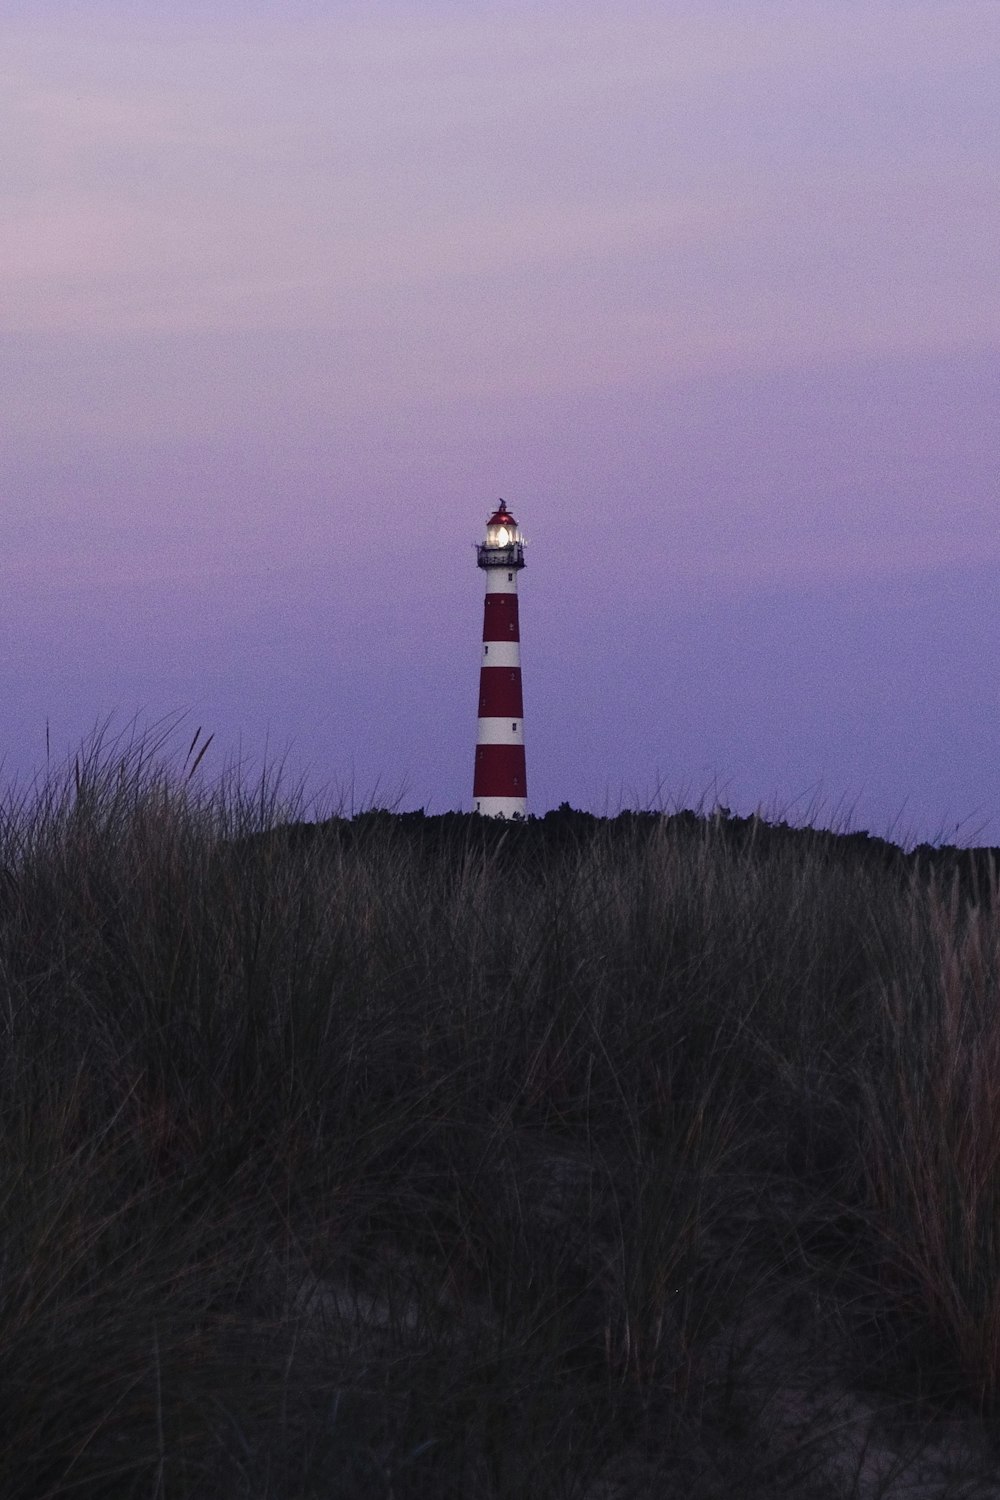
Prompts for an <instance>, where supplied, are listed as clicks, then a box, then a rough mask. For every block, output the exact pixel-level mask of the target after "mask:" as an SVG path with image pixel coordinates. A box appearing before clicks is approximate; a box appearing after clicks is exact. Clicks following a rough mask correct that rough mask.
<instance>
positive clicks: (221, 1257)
mask: <svg viewBox="0 0 1000 1500" xmlns="http://www.w3.org/2000/svg"><path fill="white" fill-rule="evenodd" d="M998 916H1000V897H998V886H997V863H996V860H995V859H994V857H993V853H992V852H991V851H976V852H974V853H963V852H962V851H958V850H932V849H928V848H924V849H921V850H918V851H915V852H914V853H911V854H904V853H903V852H902V851H901V850H899V849H897V848H895V847H894V846H892V845H891V844H888V843H885V842H883V841H881V840H876V839H870V838H868V837H866V836H865V835H853V836H846V835H839V836H838V835H835V834H830V833H823V832H819V831H813V830H808V829H805V830H803V829H791V828H788V827H785V826H782V825H779V826H773V825H769V824H767V823H764V822H762V821H761V820H759V819H746V820H741V819H737V818H732V817H729V816H727V815H725V814H724V813H723V812H719V813H718V814H716V815H715V816H711V817H707V818H702V817H697V816H695V815H694V814H691V813H682V814H677V815H674V816H671V817H665V816H660V815H657V814H623V815H622V816H620V817H617V818H613V819H597V818H592V817H589V816H587V815H584V814H578V813H573V812H572V811H571V810H570V809H566V808H564V809H561V810H560V811H559V812H558V813H553V814H550V815H549V816H548V817H546V818H544V819H537V820H530V821H529V822H527V823H525V824H523V825H501V824H495V823H490V822H485V821H484V820H482V819H479V818H475V817H471V816H462V815H457V814H455V815H449V816H446V817H441V818H425V817H423V816H422V815H392V814H389V813H369V814H365V815H363V816H360V817H357V818H354V819H350V820H348V819H334V820H331V821H328V822H325V823H322V824H316V825H313V824H308V823H304V822H301V821H296V820H295V818H294V811H293V812H291V813H290V812H289V810H288V809H287V808H283V807H282V805H281V800H280V797H279V796H278V795H277V794H276V791H275V789H274V787H273V786H271V785H269V784H268V782H267V780H266V779H265V781H264V783H263V784H262V786H261V787H258V788H257V789H256V790H244V789H241V788H240V787H239V786H236V785H233V784H230V785H229V786H228V787H225V788H223V789H221V790H217V791H215V792H212V791H199V790H197V780H196V779H195V780H185V779H183V777H182V776H179V775H177V774H173V773H170V772H168V771H167V770H165V769H164V768H163V767H162V766H161V765H159V764H158V763H157V761H156V758H155V755H151V754H149V753H148V752H147V751H146V750H145V749H144V748H143V747H142V746H141V745H140V746H134V747H132V748H129V749H126V750H125V751H124V752H122V751H119V750H116V751H115V752H114V753H111V754H104V753H102V752H100V750H99V749H98V750H97V751H95V752H93V753H92V754H91V755H90V756H89V757H84V758H83V760H82V761H80V762H78V763H77V764H76V765H75V766H74V767H71V768H70V772H69V773H68V774H67V775H66V776H65V777H62V778H59V777H56V778H54V779H53V780H51V781H50V782H49V783H48V784H47V785H46V786H45V787H43V788H42V789H40V790H39V791H37V792H36V793H34V794H32V795H31V796H30V797H29V798H27V799H24V800H22V801H20V802H16V801H14V802H11V803H9V804H8V805H7V807H6V808H5V809H4V810H3V812H2V814H0V975H2V987H0V1031H2V1047H0V1130H2V1132H3V1142H2V1147H3V1149H2V1152H0V1205H2V1210H0V1258H2V1265H3V1273H4V1274H3V1278H2V1282H0V1403H2V1411H3V1420H2V1422H0V1495H3V1496H4V1497H5V1500H36V1497H40V1496H51V1497H62V1496H71V1495H72V1496H83V1497H98V1496H100V1497H119V1496H136V1497H138V1496H143V1497H145V1496H158V1497H174V1496H176V1497H190V1496H201V1495H205V1496H209V1495H210V1496H212V1497H213V1500H219V1497H228V1496H233V1497H242V1496H246V1497H275V1500H278V1497H281V1500H284V1497H289V1500H291V1497H306V1496H316V1497H317V1500H318V1497H321V1496H322V1497H323V1500H332V1497H343V1500H354V1497H358V1500H361V1497H365V1500H367V1497H382V1496H384V1497H387V1500H388V1497H393V1500H404V1497H407V1500H408V1497H419V1496H433V1497H436V1500H437V1497H440V1500H448V1497H455V1500H477V1497H508V1496H509V1497H515V1496H516V1497H534V1496H538V1497H549V1496H552V1497H565V1500H576V1497H579V1500H599V1497H600V1500H605V1497H606V1500H613V1497H619V1496H621V1497H625V1496H645V1495H650V1496H654V1495H655V1496H658V1497H659V1496H669V1495H674V1494H683V1495H685V1496H686V1497H688V1500H702V1497H704V1500H707V1497H710V1496H716V1495H726V1496H730V1495H734V1496H735V1495H744V1496H748V1497H755V1496H759V1497H764V1496H772V1495H775V1494H779V1493H780V1494H786V1495H792V1496H802V1497H825V1496H830V1497H833V1496H847V1495H858V1496H861V1495H868V1494H871V1495H876V1494H878V1495H889V1494H900V1495H901V1494H904V1493H905V1494H926V1495H928V1496H929V1495H931V1494H934V1495H939V1494H945V1493H949V1494H955V1495H958V1494H963V1495H972V1494H974V1493H975V1494H980V1493H982V1494H985V1493H993V1492H994V1491H993V1488H992V1482H993V1477H994V1476H995V1475H996V1474H997V1473H998V1472H1000V1470H998V1467H997V1464H996V1461H995V1459H994V1456H993V1447H992V1443H993V1435H994V1433H995V1432H996V1430H997V1419H998V1416H1000V1004H998V999H1000V995H998V980H1000V922H998ZM919 1486H923V1488H920V1487H919Z"/></svg>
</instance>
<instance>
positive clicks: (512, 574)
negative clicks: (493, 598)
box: [484, 568, 517, 594]
mask: <svg viewBox="0 0 1000 1500" xmlns="http://www.w3.org/2000/svg"><path fill="white" fill-rule="evenodd" d="M484 572H485V574H486V592H487V593H488V594H516V593H517V569H516V568H486V569H484Z"/></svg>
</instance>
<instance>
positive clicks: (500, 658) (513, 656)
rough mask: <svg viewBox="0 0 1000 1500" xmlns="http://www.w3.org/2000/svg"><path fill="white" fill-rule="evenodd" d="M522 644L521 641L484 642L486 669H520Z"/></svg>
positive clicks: (484, 663)
mask: <svg viewBox="0 0 1000 1500" xmlns="http://www.w3.org/2000/svg"><path fill="white" fill-rule="evenodd" d="M520 665H521V644H520V642H519V641H484V642H483V666H484V667H519V666H520Z"/></svg>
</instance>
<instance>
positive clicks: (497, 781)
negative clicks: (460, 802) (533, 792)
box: [472, 745, 528, 797]
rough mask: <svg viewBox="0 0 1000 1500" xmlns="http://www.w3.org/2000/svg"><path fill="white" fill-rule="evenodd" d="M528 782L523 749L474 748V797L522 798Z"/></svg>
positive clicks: (505, 746)
mask: <svg viewBox="0 0 1000 1500" xmlns="http://www.w3.org/2000/svg"><path fill="white" fill-rule="evenodd" d="M527 790H528V778H527V776H526V775H525V770H524V746H523V745H477V746H476V776H475V781H474V783H473V787H472V795H473V797H524V796H526V794H527Z"/></svg>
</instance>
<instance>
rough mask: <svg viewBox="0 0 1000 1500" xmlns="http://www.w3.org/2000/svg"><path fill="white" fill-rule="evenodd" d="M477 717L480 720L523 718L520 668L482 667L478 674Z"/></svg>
mask: <svg viewBox="0 0 1000 1500" xmlns="http://www.w3.org/2000/svg"><path fill="white" fill-rule="evenodd" d="M479 717H480V718H481V719H521V718H523V717H524V701H523V699H522V697H521V668H520V667H483V669H482V670H481V672H480V673H479Z"/></svg>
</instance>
